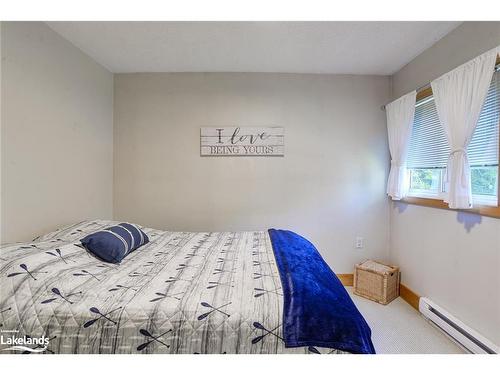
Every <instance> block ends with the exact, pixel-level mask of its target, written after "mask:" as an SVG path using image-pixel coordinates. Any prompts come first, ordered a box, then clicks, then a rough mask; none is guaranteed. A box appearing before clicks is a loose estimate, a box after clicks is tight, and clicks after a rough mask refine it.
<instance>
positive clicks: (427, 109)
mask: <svg viewBox="0 0 500 375" xmlns="http://www.w3.org/2000/svg"><path fill="white" fill-rule="evenodd" d="M499 122H500V71H499V70H498V69H497V71H496V72H495V73H494V74H493V79H492V82H491V85H490V88H489V90H488V94H487V97H486V100H485V103H484V105H483V109H482V111H481V115H480V117H479V121H478V124H477V127H476V129H475V131H474V135H473V137H472V140H471V142H470V144H469V146H468V148H467V153H468V158H469V164H470V166H471V183H472V194H473V201H474V203H475V204H480V205H491V206H497V205H498V154H499ZM449 153H450V148H449V146H448V142H447V140H446V136H445V134H444V129H443V127H442V126H441V125H440V123H439V118H438V114H437V110H436V104H435V102H434V97H433V96H432V93H431V95H427V96H425V97H424V98H421V99H419V100H418V101H417V103H416V106H415V120H414V123H413V130H412V135H411V138H410V146H409V151H408V160H407V166H408V170H409V195H410V196H413V197H421V198H434V199H442V198H443V192H444V174H445V168H446V164H447V161H448V155H449Z"/></svg>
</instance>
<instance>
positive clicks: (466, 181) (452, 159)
mask: <svg viewBox="0 0 500 375" xmlns="http://www.w3.org/2000/svg"><path fill="white" fill-rule="evenodd" d="M496 56H497V49H495V50H491V51H489V52H486V53H485V54H483V55H481V56H478V57H476V58H475V59H473V60H471V61H469V62H468V63H466V64H464V65H461V66H459V67H458V68H456V69H454V70H452V71H451V72H449V73H446V74H445V75H443V76H441V77H440V78H438V79H436V80H434V81H432V82H431V86H432V93H433V95H434V99H435V101H436V108H437V112H438V116H439V121H440V123H441V125H442V126H443V128H444V132H445V134H446V138H447V140H448V143H449V145H450V149H451V153H450V155H449V158H448V165H447V167H446V175H445V199H444V200H445V202H447V203H448V205H449V207H450V208H471V207H472V190H471V180H470V166H469V161H468V159H467V146H468V145H469V142H470V140H471V138H472V135H473V134H474V129H475V128H476V124H477V121H478V119H479V115H480V113H481V109H482V107H483V103H484V100H485V98H486V94H487V93H488V87H489V85H490V83H491V79H492V76H493V70H494V67H495V60H496Z"/></svg>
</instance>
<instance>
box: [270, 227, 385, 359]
mask: <svg viewBox="0 0 500 375" xmlns="http://www.w3.org/2000/svg"><path fill="white" fill-rule="evenodd" d="M269 235H270V237H271V242H272V244H273V249H274V254H275V257H276V263H277V264H278V269H279V272H280V276H281V283H282V286H283V295H284V311H283V330H284V336H285V346H286V347H288V348H290V347H297V346H320V347H326V348H333V349H339V350H343V351H347V352H351V353H364V354H374V353H375V348H374V347H373V343H372V341H371V330H370V327H369V326H368V324H367V323H366V321H365V319H364V318H363V316H362V315H361V313H360V312H359V311H358V309H357V308H356V306H355V305H354V303H353V302H352V300H351V297H349V294H348V293H347V291H346V290H345V288H344V286H343V285H342V283H341V282H340V280H339V279H338V278H337V276H336V275H335V274H334V273H333V271H332V270H331V269H330V268H329V267H328V265H327V264H326V263H325V261H324V260H323V258H322V257H321V255H320V254H319V253H318V251H317V250H316V248H315V247H314V245H313V244H311V243H310V242H309V241H307V240H306V239H305V238H303V237H301V236H299V235H298V234H296V233H294V232H291V231H286V230H276V229H270V230H269Z"/></svg>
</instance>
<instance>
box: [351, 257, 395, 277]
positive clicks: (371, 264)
mask: <svg viewBox="0 0 500 375" xmlns="http://www.w3.org/2000/svg"><path fill="white" fill-rule="evenodd" d="M358 268H360V269H363V270H370V271H374V272H377V273H381V274H388V273H391V272H394V271H395V268H393V267H391V266H387V265H385V264H382V263H379V262H375V261H374V260H365V261H364V262H363V263H360V264H358Z"/></svg>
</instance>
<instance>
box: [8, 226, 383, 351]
mask: <svg viewBox="0 0 500 375" xmlns="http://www.w3.org/2000/svg"><path fill="white" fill-rule="evenodd" d="M114 224H116V222H113V221H103V220H96V221H85V222H82V223H78V224H75V225H73V226H70V227H66V228H64V229H61V230H58V231H55V232H52V233H49V234H47V235H44V236H41V237H39V238H37V239H35V240H34V241H33V242H30V243H16V244H10V245H4V246H2V248H1V251H0V262H1V263H0V265H1V267H0V283H1V285H0V329H1V330H2V332H1V334H2V343H1V344H0V352H2V353H17V352H22V353H38V352H40V353H75V354H77V353H90V354H97V353H117V354H118V353H124V354H125V353H179V354H198V353H199V354H224V353H230V354H238V353H248V354H257V353H268V354H278V353H314V354H323V353H345V352H351V353H374V352H375V349H374V348H373V344H372V343H371V338H370V335H371V332H370V328H369V327H368V325H367V324H366V322H365V320H364V319H363V317H362V316H361V314H360V313H359V311H358V310H357V309H356V307H355V306H354V304H353V303H352V301H351V300H350V297H349V295H348V294H347V292H346V291H345V289H344V288H343V287H342V285H341V284H340V282H339V281H338V279H337V278H336V277H335V275H334V274H333V272H332V271H331V270H330V269H329V268H328V267H327V266H326V264H325V263H324V262H323V260H322V259H321V257H320V256H319V253H317V251H316V249H314V247H313V246H312V245H311V244H310V243H309V242H308V241H307V240H305V239H303V238H302V237H300V236H298V235H296V234H294V233H293V232H288V231H276V230H270V231H254V232H206V233H190V232H169V231H161V230H156V229H151V228H143V230H144V232H145V233H146V234H147V235H148V237H149V239H150V242H149V243H148V244H147V245H144V246H143V247H142V248H140V249H138V250H136V251H135V252H133V253H131V254H130V255H129V256H127V257H126V258H125V259H124V260H123V261H122V262H121V263H120V264H111V263H106V262H103V261H102V260H100V259H97V258H96V257H94V256H93V255H91V254H90V253H89V252H88V251H87V250H86V249H85V248H83V246H82V245H81V243H80V239H81V238H82V237H84V236H85V235H87V234H89V233H93V232H96V231H99V230H101V229H104V228H106V227H109V226H111V225H114ZM315 262H316V263H318V264H320V266H319V267H320V268H321V269H312V268H311V267H318V266H317V265H316V266H315V265H314V263H315ZM321 262H322V263H323V264H321ZM325 267H326V268H325ZM323 331H328V332H327V333H325V332H323ZM9 337H17V338H19V337H23V338H25V341H23V342H22V343H21V344H25V345H20V344H19V342H15V341H8V340H7V339H8V338H9ZM26 338H27V339H28V341H26ZM30 338H44V339H48V340H47V341H45V342H42V343H36V342H34V341H29V339H30ZM26 342H29V343H30V344H31V345H27V344H26ZM14 347H15V348H14Z"/></svg>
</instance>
